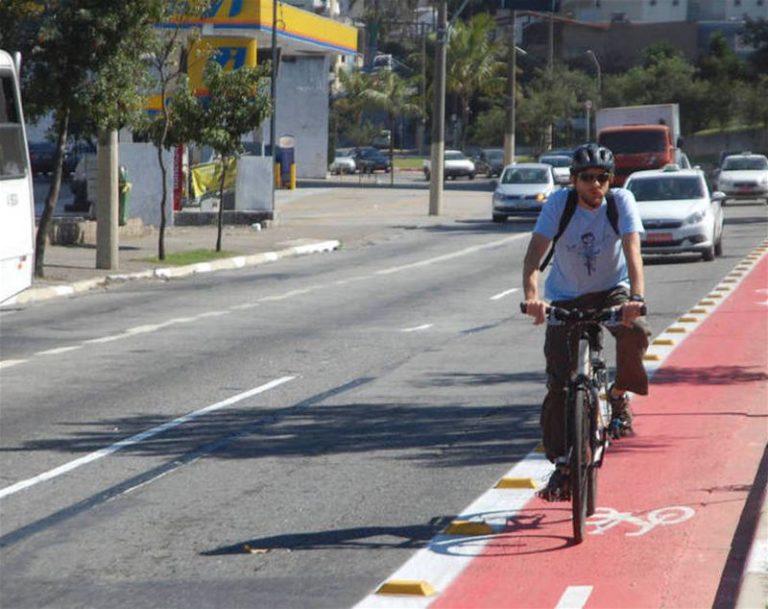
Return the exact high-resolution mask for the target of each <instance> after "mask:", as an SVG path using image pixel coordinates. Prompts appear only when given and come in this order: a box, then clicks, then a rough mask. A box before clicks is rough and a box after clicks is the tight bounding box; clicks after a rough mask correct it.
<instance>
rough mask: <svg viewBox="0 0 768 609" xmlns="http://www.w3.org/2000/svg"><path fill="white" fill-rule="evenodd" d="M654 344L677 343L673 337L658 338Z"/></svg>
mask: <svg viewBox="0 0 768 609" xmlns="http://www.w3.org/2000/svg"><path fill="white" fill-rule="evenodd" d="M652 344H654V345H667V346H671V345H674V344H675V341H673V340H672V339H671V338H656V339H654V341H653V343H652Z"/></svg>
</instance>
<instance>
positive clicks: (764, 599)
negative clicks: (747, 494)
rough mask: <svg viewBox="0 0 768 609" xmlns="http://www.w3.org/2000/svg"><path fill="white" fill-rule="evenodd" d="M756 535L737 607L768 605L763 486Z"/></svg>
mask: <svg viewBox="0 0 768 609" xmlns="http://www.w3.org/2000/svg"><path fill="white" fill-rule="evenodd" d="M760 505H761V507H760V515H759V517H758V521H757V528H756V529H755V535H754V537H753V538H752V544H751V546H750V549H749V554H748V555H747V560H746V562H745V564H744V571H743V572H742V574H741V582H740V583H739V595H738V597H737V600H736V609H759V608H761V607H768V493H767V492H766V489H765V488H763V496H762V501H761V504H760Z"/></svg>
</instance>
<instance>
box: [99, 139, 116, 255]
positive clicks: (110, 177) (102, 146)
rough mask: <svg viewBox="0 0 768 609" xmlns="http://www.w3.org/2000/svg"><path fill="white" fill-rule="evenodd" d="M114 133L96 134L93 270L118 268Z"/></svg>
mask: <svg viewBox="0 0 768 609" xmlns="http://www.w3.org/2000/svg"><path fill="white" fill-rule="evenodd" d="M117 163H118V143H117V131H115V130H112V131H102V132H101V133H100V134H99V151H98V160H97V169H98V187H97V189H96V194H97V197H96V268H97V269H109V270H117V268H118V246H119V243H118V228H117V226H118V173H117Z"/></svg>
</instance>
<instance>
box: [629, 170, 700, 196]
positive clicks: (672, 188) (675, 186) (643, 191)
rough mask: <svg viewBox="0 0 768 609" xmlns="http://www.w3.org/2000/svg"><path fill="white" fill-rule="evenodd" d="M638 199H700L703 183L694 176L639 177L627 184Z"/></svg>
mask: <svg viewBox="0 0 768 609" xmlns="http://www.w3.org/2000/svg"><path fill="white" fill-rule="evenodd" d="M627 188H628V189H629V190H631V191H632V194H634V195H635V199H637V200H638V201H641V202H642V201H677V200H684V199H700V198H702V197H704V196H705V193H704V185H703V184H702V181H701V180H700V179H699V178H698V177H696V176H678V177H671V176H667V177H657V178H639V179H634V180H631V181H630V182H629V185H628V186H627Z"/></svg>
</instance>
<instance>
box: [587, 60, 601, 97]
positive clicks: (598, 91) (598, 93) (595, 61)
mask: <svg viewBox="0 0 768 609" xmlns="http://www.w3.org/2000/svg"><path fill="white" fill-rule="evenodd" d="M587 55H589V56H590V57H591V58H592V61H593V62H594V64H595V69H596V70H597V101H598V105H599V102H600V96H601V95H602V92H603V85H602V74H603V71H602V70H601V69H600V62H599V61H598V60H597V55H595V52H594V51H593V50H592V49H587Z"/></svg>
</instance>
